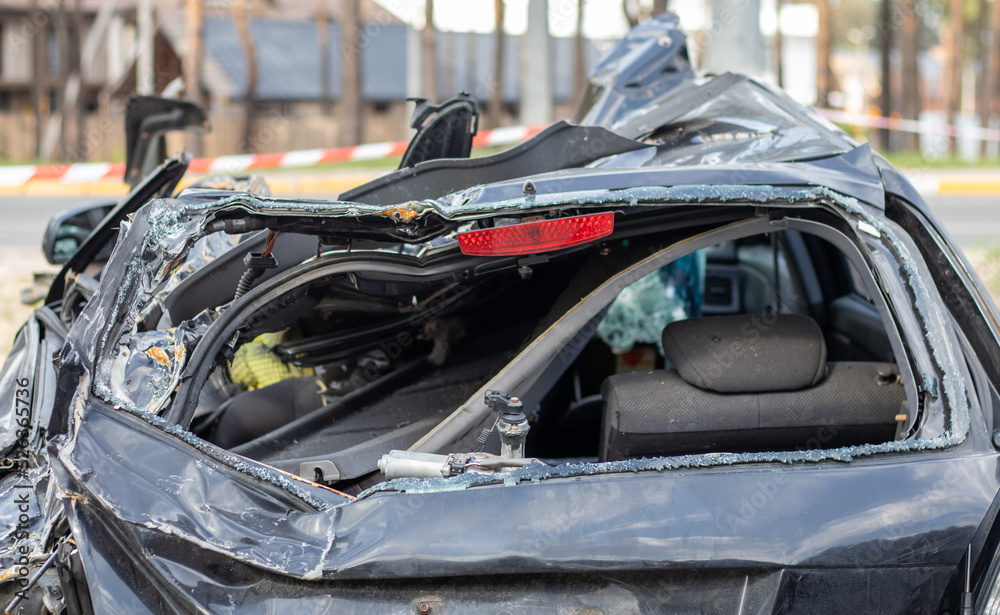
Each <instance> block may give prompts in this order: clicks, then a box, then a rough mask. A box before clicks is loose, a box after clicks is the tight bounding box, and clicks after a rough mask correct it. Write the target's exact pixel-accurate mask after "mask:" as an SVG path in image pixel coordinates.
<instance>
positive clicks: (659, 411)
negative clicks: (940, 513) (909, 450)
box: [600, 315, 905, 460]
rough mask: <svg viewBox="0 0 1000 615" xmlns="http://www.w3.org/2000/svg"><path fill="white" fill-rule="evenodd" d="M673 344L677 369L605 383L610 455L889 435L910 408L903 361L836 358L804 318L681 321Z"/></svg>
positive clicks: (605, 446) (605, 444)
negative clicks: (899, 366) (899, 365)
mask: <svg viewBox="0 0 1000 615" xmlns="http://www.w3.org/2000/svg"><path fill="white" fill-rule="evenodd" d="M663 347H664V351H665V352H666V355H667V359H669V360H670V362H671V363H672V364H673V365H674V367H675V368H676V370H656V371H653V372H645V373H632V374H619V375H615V376H611V377H609V378H608V379H607V380H605V381H604V384H603V385H602V387H601V393H602V395H603V397H604V414H603V419H602V423H603V425H602V440H601V451H600V454H601V459H602V460H618V459H627V458H634V457H653V456H664V455H680V454H687V453H701V452H723V451H728V452H749V451H769V450H795V449H806V448H831V447H836V446H845V445H850V444H862V443H877V442H885V441H888V440H892V439H893V437H894V435H895V431H896V415H897V414H899V413H900V412H901V411H905V406H904V402H905V394H904V391H903V386H902V384H901V382H900V379H899V376H898V374H897V372H896V369H895V366H894V365H891V364H888V363H843V362H842V363H829V364H828V363H827V362H826V346H825V343H824V341H823V335H822V332H821V331H820V329H819V327H818V326H817V325H816V323H815V322H814V321H812V320H811V319H809V318H807V317H804V316H797V315H779V316H721V317H715V318H700V319H689V320H683V321H678V322H674V323H671V324H670V325H668V326H667V327H666V329H665V330H664V333H663ZM901 409H903V410H901Z"/></svg>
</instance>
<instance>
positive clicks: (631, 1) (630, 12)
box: [622, 0, 639, 28]
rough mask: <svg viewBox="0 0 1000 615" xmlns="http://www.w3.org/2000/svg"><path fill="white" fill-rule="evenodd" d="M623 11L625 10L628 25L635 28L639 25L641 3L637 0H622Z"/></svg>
mask: <svg viewBox="0 0 1000 615" xmlns="http://www.w3.org/2000/svg"><path fill="white" fill-rule="evenodd" d="M622 11H624V12H625V19H627V20H628V26H629V27H630V28H634V27H636V26H638V25H639V3H638V2H636V1H635V0H622Z"/></svg>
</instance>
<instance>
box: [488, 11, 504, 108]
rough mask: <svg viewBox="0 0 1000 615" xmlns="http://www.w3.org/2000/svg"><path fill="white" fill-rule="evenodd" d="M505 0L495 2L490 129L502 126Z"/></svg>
mask: <svg viewBox="0 0 1000 615" xmlns="http://www.w3.org/2000/svg"><path fill="white" fill-rule="evenodd" d="M503 3H504V0H493V19H494V21H495V22H496V26H495V28H494V29H495V32H494V39H493V83H492V87H493V89H492V90H491V91H490V127H491V128H496V127H497V126H499V125H500V116H501V111H502V110H503V65H504V57H503V50H504V30H503V20H504V10H503V9H504V4H503Z"/></svg>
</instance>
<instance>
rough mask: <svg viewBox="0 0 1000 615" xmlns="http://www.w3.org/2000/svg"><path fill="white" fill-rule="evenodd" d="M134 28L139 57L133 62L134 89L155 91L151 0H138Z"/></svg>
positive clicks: (147, 93)
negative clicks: (137, 41)
mask: <svg viewBox="0 0 1000 615" xmlns="http://www.w3.org/2000/svg"><path fill="white" fill-rule="evenodd" d="M136 22H137V23H136V30H137V34H138V38H139V57H138V58H136V64H135V71H136V75H135V91H136V93H138V94H145V95H152V94H155V93H156V69H155V64H154V61H153V53H154V45H153V2H152V0H139V4H138V6H136Z"/></svg>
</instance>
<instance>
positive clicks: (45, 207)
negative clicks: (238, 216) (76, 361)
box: [0, 196, 1000, 249]
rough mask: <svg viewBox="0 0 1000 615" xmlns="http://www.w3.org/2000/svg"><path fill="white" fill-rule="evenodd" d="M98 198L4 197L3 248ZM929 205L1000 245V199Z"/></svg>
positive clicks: (975, 236) (962, 240) (965, 243)
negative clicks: (68, 210) (58, 216)
mask: <svg viewBox="0 0 1000 615" xmlns="http://www.w3.org/2000/svg"><path fill="white" fill-rule="evenodd" d="M98 200H100V199H95V198H94V197H80V198H66V197H0V247H9V248H35V249H40V247H41V245H42V233H44V232H45V226H46V224H48V221H49V218H51V217H52V215H53V214H55V213H56V212H59V211H62V210H64V209H68V208H70V207H74V206H77V205H82V204H84V203H91V202H95V201H98ZM928 203H929V204H930V206H931V209H932V210H933V211H934V214H935V215H936V216H937V217H938V219H939V220H941V222H942V223H943V224H944V226H945V228H946V229H948V232H949V233H951V235H952V238H953V239H955V241H957V242H958V244H959V245H960V246H961V247H962V248H969V247H972V246H976V245H981V244H1000V196H998V197H978V196H977V197H964V196H962V197H960V196H948V197H933V198H929V199H928Z"/></svg>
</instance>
